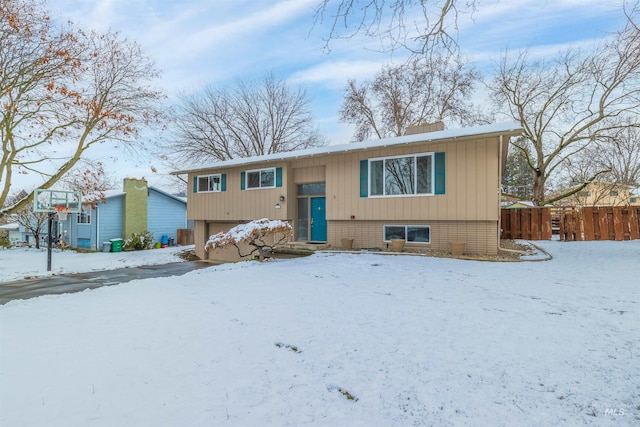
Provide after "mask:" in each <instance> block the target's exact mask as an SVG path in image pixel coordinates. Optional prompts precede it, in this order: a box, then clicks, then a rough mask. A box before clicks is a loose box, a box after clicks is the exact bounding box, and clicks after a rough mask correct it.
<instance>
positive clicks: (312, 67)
mask: <svg viewBox="0 0 640 427" xmlns="http://www.w3.org/2000/svg"><path fill="white" fill-rule="evenodd" d="M318 2H319V0H233V1H228V0H100V1H97V0H48V8H49V10H50V11H51V14H52V16H53V17H54V18H55V19H59V20H72V21H73V22H74V23H76V24H77V25H78V26H80V27H83V28H95V29H98V30H103V31H104V30H111V31H118V32H121V33H122V34H123V35H124V36H125V37H127V38H129V39H133V40H136V41H137V42H138V43H140V44H141V46H142V47H143V48H144V49H145V51H146V52H147V53H148V54H149V55H150V56H151V57H152V58H153V59H154V60H155V62H156V65H157V67H158V69H160V70H161V72H162V80H161V82H160V84H161V86H162V87H163V88H164V89H165V90H166V91H167V93H168V95H169V99H170V100H171V99H173V98H174V97H175V95H176V94H177V93H179V92H189V91H194V90H197V89H198V88H200V87H202V86H203V85H204V84H210V83H211V84H214V85H226V84H232V83H234V82H235V81H236V80H238V79H240V80H244V79H251V78H260V77H263V76H264V75H265V74H266V73H270V72H272V73H273V74H274V75H275V76H276V77H278V78H282V79H285V80H287V81H289V82H290V83H291V84H293V85H301V86H302V87H303V88H304V89H305V90H306V91H307V94H308V96H309V98H310V99H311V107H312V110H313V113H314V115H315V117H316V119H317V120H318V126H319V127H320V130H321V131H322V132H323V133H324V134H325V135H326V136H327V137H328V138H329V139H330V141H331V143H332V144H337V143H346V142H349V140H350V138H351V128H350V127H349V126H347V125H344V124H341V123H339V121H338V110H339V108H340V104H341V101H342V92H343V89H344V87H345V86H346V83H347V80H348V79H350V78H354V79H356V80H362V79H366V78H369V77H371V76H372V75H373V74H375V73H376V72H377V71H378V70H379V69H380V67H381V65H383V64H385V63H389V62H391V61H393V60H395V61H398V60H402V59H403V55H405V53H404V52H402V51H399V52H396V53H395V54H393V55H391V54H389V53H381V52H379V51H378V50H379V49H378V48H379V43H378V42H376V41H375V40H371V39H366V38H363V37H358V38H354V39H350V40H339V41H336V42H334V43H332V45H331V48H332V50H331V52H330V53H328V54H327V53H324V51H323V46H324V42H323V37H326V35H327V28H326V27H322V26H316V27H315V28H314V27H313V17H314V7H316V6H317V4H318ZM621 4H622V2H621V1H619V0H616V1H612V0H547V1H545V0H534V1H530V0H480V2H479V4H478V10H477V11H476V12H475V13H473V15H471V16H470V15H466V14H465V15H462V16H461V17H460V20H459V22H458V26H459V45H460V47H461V50H462V53H463V54H464V55H466V56H468V57H469V58H471V59H472V60H473V61H474V62H475V63H476V66H477V67H478V69H479V70H481V71H483V72H485V73H490V72H491V70H492V67H493V64H494V63H495V61H497V60H498V59H499V57H500V55H501V54H502V53H503V52H504V50H505V49H507V48H508V49H510V50H518V49H522V48H529V49H530V51H531V53H532V55H534V56H542V57H544V56H548V55H552V54H554V53H556V52H558V51H559V50H561V49H564V48H566V47H568V46H569V45H591V44H593V43H594V42H595V41H596V40H598V39H600V38H602V37H605V36H607V35H608V34H611V33H612V32H613V31H615V30H616V29H617V28H620V27H621V25H622V23H623V19H622V14H621ZM134 163H136V164H130V165H128V166H127V167H126V168H122V169H123V170H121V171H119V172H118V174H119V175H118V178H123V177H124V176H120V175H128V176H137V177H141V176H145V177H147V179H150V178H151V177H150V175H151V173H150V170H149V165H148V164H145V162H144V161H140V162H134ZM138 169H139V170H138Z"/></svg>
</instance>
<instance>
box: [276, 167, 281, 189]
mask: <svg viewBox="0 0 640 427" xmlns="http://www.w3.org/2000/svg"><path fill="white" fill-rule="evenodd" d="M276 187H282V168H276Z"/></svg>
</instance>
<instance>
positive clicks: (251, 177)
mask: <svg viewBox="0 0 640 427" xmlns="http://www.w3.org/2000/svg"><path fill="white" fill-rule="evenodd" d="M245 176H246V188H274V187H275V186H276V168H269V169H260V170H253V171H247V173H246V175H245Z"/></svg>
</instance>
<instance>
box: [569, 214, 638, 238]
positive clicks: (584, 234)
mask: <svg viewBox="0 0 640 427" xmlns="http://www.w3.org/2000/svg"><path fill="white" fill-rule="evenodd" d="M636 239H640V206H613V207H612V206H599V207H584V208H582V209H576V208H563V209H562V210H560V240H566V241H574V240H636Z"/></svg>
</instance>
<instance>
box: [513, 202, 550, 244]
mask: <svg viewBox="0 0 640 427" xmlns="http://www.w3.org/2000/svg"><path fill="white" fill-rule="evenodd" d="M500 217H501V233H500V238H501V239H523V240H550V239H551V234H552V228H551V209H550V208H523V209H501V210H500Z"/></svg>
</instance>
